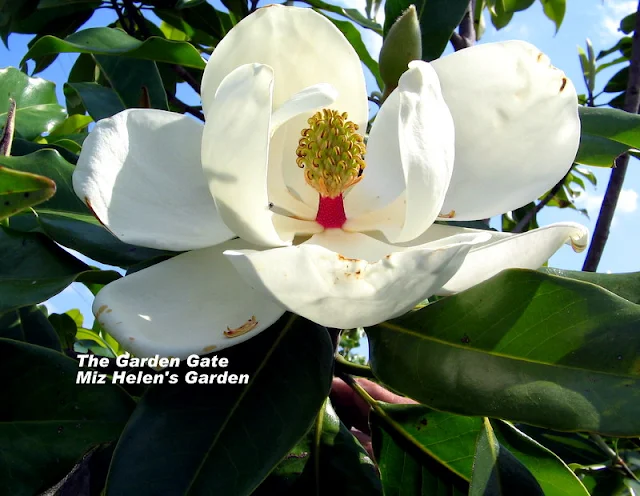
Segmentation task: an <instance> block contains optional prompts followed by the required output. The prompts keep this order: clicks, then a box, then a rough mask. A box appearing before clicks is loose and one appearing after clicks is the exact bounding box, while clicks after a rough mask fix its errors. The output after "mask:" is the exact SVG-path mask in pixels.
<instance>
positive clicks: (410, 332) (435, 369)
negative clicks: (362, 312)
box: [367, 269, 640, 436]
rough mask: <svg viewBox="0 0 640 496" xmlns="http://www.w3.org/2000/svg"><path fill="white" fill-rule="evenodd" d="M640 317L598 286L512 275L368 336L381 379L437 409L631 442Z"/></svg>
mask: <svg viewBox="0 0 640 496" xmlns="http://www.w3.org/2000/svg"><path fill="white" fill-rule="evenodd" d="M497 315H499V316H500V318H496V316H497ZM638 319H640V307H638V306H637V305H636V304H634V303H631V302H629V301H627V300H625V299H623V298H620V297H619V296H616V295H614V294H612V293H610V292H608V291H606V290H604V289H601V288H599V287H597V286H595V285H592V284H585V283H582V282H579V281H575V280H572V279H565V278H560V277H556V276H551V275H547V274H542V273H540V272H533V271H526V270H516V269H513V270H507V271H504V272H502V273H500V274H498V275H497V276H495V277H493V278H492V279H490V280H488V281H486V282H484V283H481V284H478V285H477V286H475V287H473V288H471V289H468V290H467V291H464V292H462V293H459V294H457V295H454V296H451V297H448V298H445V299H442V300H440V301H437V302H436V303H433V304H430V305H428V306H427V307H425V308H423V309H421V310H418V311H415V312H412V313H409V314H407V315H406V316H404V317H401V318H398V319H394V320H392V321H390V322H386V323H382V324H379V325H377V326H374V327H371V328H369V329H368V330H367V334H368V335H369V343H370V356H371V367H372V369H373V371H374V373H375V374H376V376H377V377H378V378H379V379H380V380H382V381H383V382H384V383H386V384H387V385H389V386H390V387H391V388H393V389H395V390H397V391H400V392H402V393H403V394H406V395H407V396H409V397H411V398H414V399H416V400H419V401H421V402H422V403H424V404H426V405H429V406H431V407H433V408H437V409H438V410H445V411H451V412H455V413H459V414H463V415H483V416H484V415H486V416H491V417H498V418H504V419H509V420H514V421H521V422H525V423H530V424H533V425H540V426H544V427H548V428H551V429H556V430H569V431H574V430H586V431H594V432H600V433H603V434H607V435H614V436H615V435H620V436H632V435H637V434H638V433H640V401H638V394H640V393H638V392H639V391H640V387H639V386H640V379H639V377H638V376H639V375H640V370H639V369H638V366H637V360H636V357H637V356H638V353H639V352H640V335H639V334H638V333H637V332H635V331H634V329H636V327H637V322H638ZM400 357H402V358H400ZM426 378H428V380H426Z"/></svg>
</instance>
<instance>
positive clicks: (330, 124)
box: [296, 109, 366, 228]
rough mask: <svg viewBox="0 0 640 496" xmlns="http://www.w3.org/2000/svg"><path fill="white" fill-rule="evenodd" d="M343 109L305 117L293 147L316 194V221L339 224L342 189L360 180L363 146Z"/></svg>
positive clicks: (332, 225)
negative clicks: (295, 145) (303, 125)
mask: <svg viewBox="0 0 640 496" xmlns="http://www.w3.org/2000/svg"><path fill="white" fill-rule="evenodd" d="M347 117H348V115H347V113H346V112H343V113H339V112H338V111H336V110H330V109H322V110H321V111H319V112H316V113H315V114H314V115H313V116H312V117H310V118H309V120H308V121H307V122H308V123H309V127H308V128H305V129H303V130H302V132H301V134H302V137H301V138H300V141H299V142H298V148H297V149H296V155H297V156H298V158H297V159H296V163H297V164H298V167H300V168H301V169H304V178H305V181H306V182H307V184H308V185H309V186H311V187H312V188H313V189H315V190H316V191H317V192H318V193H319V194H320V203H319V207H318V214H317V216H316V222H318V223H319V224H320V225H322V226H323V227H325V228H340V227H342V226H343V224H344V223H345V222H346V220H347V219H346V216H345V213H344V204H343V196H342V195H343V193H344V192H345V191H346V190H347V189H349V188H350V187H352V186H353V185H355V184H357V183H358V182H360V180H361V179H362V172H363V171H364V168H365V167H366V164H365V162H364V155H365V152H366V147H365V144H364V141H363V138H362V135H360V134H358V133H357V130H358V125H357V124H355V123H354V122H351V121H349V120H347Z"/></svg>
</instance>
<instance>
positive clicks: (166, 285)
mask: <svg viewBox="0 0 640 496" xmlns="http://www.w3.org/2000/svg"><path fill="white" fill-rule="evenodd" d="M246 246H248V245H247V244H246V243H243V242H242V241H241V240H233V241H229V242H227V243H224V244H223V245H221V246H218V247H213V248H205V249H202V250H195V251H192V252H189V253H183V254H181V255H178V256H176V257H174V258H172V259H170V260H167V261H166V262H161V263H159V264H157V265H154V266H152V267H149V268H148V269H144V270H141V271H140V272H136V273H134V274H131V275H128V276H126V277H124V278H122V279H118V280H117V281H115V282H113V283H111V284H109V285H107V286H106V287H105V288H104V289H103V290H102V291H100V292H99V293H98V296H96V299H95V302H94V305H93V311H94V313H95V315H96V319H97V320H98V322H100V325H101V326H102V327H103V328H104V329H105V330H106V331H107V332H109V334H111V335H112V336H113V337H115V338H116V339H117V340H118V342H120V343H121V344H122V346H124V348H125V349H127V350H128V351H130V352H132V353H133V354H135V355H137V356H152V355H155V354H159V355H161V356H174V357H178V358H184V357H187V356H188V355H190V354H198V355H204V354H207V353H210V352H212V351H213V350H221V349H223V348H228V347H229V346H234V345H236V344H239V343H242V342H243V341H246V340H247V339H250V338H252V337H253V336H255V335H257V334H258V333H259V332H261V331H263V330H265V329H266V328H268V327H269V326H270V325H271V324H273V323H274V322H275V321H276V320H278V318H279V317H280V316H281V315H282V314H283V313H284V309H283V308H282V307H281V306H280V305H278V304H276V303H274V302H273V301H272V300H271V299H270V298H268V297H267V296H265V295H264V294H262V293H259V292H257V291H255V290H253V289H251V288H250V287H249V286H248V285H247V284H246V283H245V282H244V281H243V280H242V279H241V278H240V277H239V275H238V273H237V272H236V271H235V270H234V268H233V266H232V265H231V264H230V263H229V261H228V260H227V259H226V257H224V256H223V255H222V250H224V249H234V248H235V249H238V248H241V247H246ZM254 324H255V325H254ZM243 325H246V327H245V328H247V329H249V328H250V330H249V331H248V332H247V333H246V334H242V335H239V336H237V337H227V336H225V331H227V330H228V328H229V329H237V328H239V327H241V326H243Z"/></svg>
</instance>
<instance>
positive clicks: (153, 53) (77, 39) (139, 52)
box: [22, 28, 205, 72]
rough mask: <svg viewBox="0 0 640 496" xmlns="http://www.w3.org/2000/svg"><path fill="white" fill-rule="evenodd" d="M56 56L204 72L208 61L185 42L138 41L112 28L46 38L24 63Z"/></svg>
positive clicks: (157, 38)
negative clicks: (110, 58) (119, 58)
mask: <svg viewBox="0 0 640 496" xmlns="http://www.w3.org/2000/svg"><path fill="white" fill-rule="evenodd" d="M54 53H92V54H95V55H123V56H127V57H132V58H136V59H146V60H154V61H158V62H168V63H171V64H179V65H182V66H185V67H193V68H196V69H204V66H205V62H204V60H203V59H202V57H201V56H200V54H199V53H198V50H196V48H195V47H194V46H193V45H191V44H189V43H185V42H180V41H171V40H165V39H164V38H160V37H155V36H153V37H151V38H148V39H146V40H145V41H139V40H137V39H136V38H133V37H132V36H129V35H128V34H126V33H125V32H123V31H120V30H118V29H112V28H89V29H85V30H83V31H78V32H76V33H74V34H72V35H71V36H68V37H67V38H66V39H64V40H61V39H60V38H56V37H55V36H44V37H43V38H41V39H40V40H38V41H37V42H36V43H35V44H34V45H33V46H32V47H31V48H30V49H29V51H28V52H27V53H26V55H25V56H24V58H23V59H22V62H23V63H24V62H26V61H27V60H30V59H33V60H35V61H36V69H35V72H38V70H39V67H38V61H39V60H40V59H42V58H43V57H45V56H47V55H50V54H54Z"/></svg>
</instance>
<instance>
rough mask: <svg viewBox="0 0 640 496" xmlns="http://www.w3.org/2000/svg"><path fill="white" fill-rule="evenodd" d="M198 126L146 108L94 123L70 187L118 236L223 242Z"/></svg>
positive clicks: (160, 244) (158, 244) (190, 245)
mask: <svg viewBox="0 0 640 496" xmlns="http://www.w3.org/2000/svg"><path fill="white" fill-rule="evenodd" d="M201 139H202V125H201V124H199V123H197V122H196V121H194V120H193V119H191V118H189V117H186V116H183V115H180V114H174V113H171V112H165V111H162V110H152V109H129V110H125V111H123V112H120V113H119V114H116V115H114V116H113V117H110V118H108V119H103V120H101V121H100V122H98V123H97V124H96V126H95V128H94V129H93V131H92V132H91V133H90V134H89V136H88V137H87V139H86V140H85V142H84V145H83V147H82V153H81V154H80V158H79V159H78V165H77V166H76V169H75V171H74V173H73V189H74V190H75V192H76V194H77V195H78V196H79V197H80V198H81V199H82V200H83V201H84V202H85V203H86V204H87V205H88V206H89V208H90V209H91V210H93V213H94V214H95V215H96V217H97V218H98V219H99V220H100V222H102V223H103V224H104V225H105V226H106V227H107V228H108V229H109V230H110V231H111V232H112V233H113V234H114V235H116V236H117V237H118V238H120V239H121V240H122V241H125V242H127V243H132V244H136V245H140V246H147V247H150V248H160V249H167V250H176V251H181V250H192V249H196V248H203V247H206V246H212V245H215V244H218V243H221V242H223V241H226V240H228V239H230V238H232V237H233V236H234V234H233V233H232V232H231V231H230V230H229V229H228V228H227V227H226V226H225V225H224V223H223V222H222V219H221V218H220V216H219V215H218V212H217V210H216V206H215V203H214V201H213V198H212V197H211V193H209V189H208V188H207V183H206V181H205V179H204V175H203V174H202V166H201V163H200V142H201Z"/></svg>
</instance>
